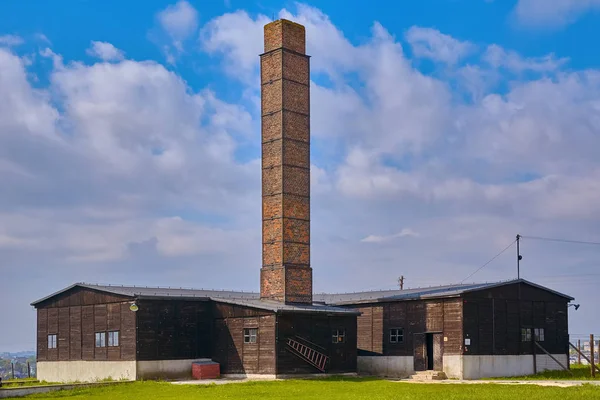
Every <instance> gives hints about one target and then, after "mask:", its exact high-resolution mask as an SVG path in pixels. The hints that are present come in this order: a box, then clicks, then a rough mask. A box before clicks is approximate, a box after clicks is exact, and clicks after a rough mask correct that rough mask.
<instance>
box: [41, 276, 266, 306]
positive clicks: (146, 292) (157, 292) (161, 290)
mask: <svg viewBox="0 0 600 400" xmlns="http://www.w3.org/2000/svg"><path fill="white" fill-rule="evenodd" d="M75 287H83V288H87V289H92V290H100V291H102V292H107V293H112V294H116V295H121V296H126V297H136V298H150V297H151V298H179V299H181V298H191V299H197V300H202V299H205V300H209V299H210V298H212V297H220V298H238V299H246V298H247V299H257V298H259V297H260V295H259V294H258V293H252V292H235V291H227V290H204V289H189V288H171V287H148V286H123V285H97V284H91V283H83V282H79V283H75V284H73V285H71V286H68V287H66V288H64V289H61V290H59V291H57V292H54V293H52V294H50V295H48V296H46V297H43V298H41V299H39V300H36V301H34V302H33V303H31V305H32V306H35V305H36V304H39V303H41V302H43V301H45V300H48V299H49V298H51V297H54V296H56V295H59V294H61V293H64V292H66V291H68V290H71V289H73V288H75Z"/></svg>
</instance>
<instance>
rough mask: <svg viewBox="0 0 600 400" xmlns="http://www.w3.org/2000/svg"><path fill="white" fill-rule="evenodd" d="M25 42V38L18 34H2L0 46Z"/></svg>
mask: <svg viewBox="0 0 600 400" xmlns="http://www.w3.org/2000/svg"><path fill="white" fill-rule="evenodd" d="M20 44H23V38H21V37H20V36H16V35H0V46H7V47H11V46H18V45H20Z"/></svg>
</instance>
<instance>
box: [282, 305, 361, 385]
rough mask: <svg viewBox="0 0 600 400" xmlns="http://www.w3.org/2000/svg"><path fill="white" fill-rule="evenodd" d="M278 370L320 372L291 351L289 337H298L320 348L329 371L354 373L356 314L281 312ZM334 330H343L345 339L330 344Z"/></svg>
mask: <svg viewBox="0 0 600 400" xmlns="http://www.w3.org/2000/svg"><path fill="white" fill-rule="evenodd" d="M277 318H278V319H277V327H278V332H277V335H278V337H277V373H278V374H296V373H318V372H319V371H318V370H317V369H315V368H314V367H312V366H311V365H309V364H307V363H306V362H304V361H303V360H301V359H300V358H298V357H297V356H296V355H294V354H293V353H291V352H290V351H289V350H288V349H287V346H286V342H287V339H288V338H290V337H291V338H293V337H295V336H300V337H302V338H304V339H307V340H309V341H310V342H312V343H315V344H316V345H318V346H320V347H322V349H318V348H317V350H320V351H322V352H323V353H324V354H326V355H328V356H329V357H330V363H329V365H328V369H327V372H328V373H343V372H356V356H357V351H356V345H357V320H356V316H343V315H342V316H327V315H323V314H283V315H279V316H278V317H277ZM333 329H345V330H346V342H345V343H343V344H334V343H332V333H333Z"/></svg>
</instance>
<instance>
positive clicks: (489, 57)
mask: <svg viewBox="0 0 600 400" xmlns="http://www.w3.org/2000/svg"><path fill="white" fill-rule="evenodd" d="M482 58H483V60H484V61H485V62H487V63H488V64H490V65H491V66H493V67H495V68H505V69H507V70H509V71H511V72H516V73H521V72H526V71H531V72H537V73H545V72H553V71H556V70H558V69H560V68H561V67H562V66H564V65H565V64H566V63H567V62H568V61H569V59H568V58H556V56H555V55H554V54H548V55H546V56H543V57H537V58H532V57H522V56H521V55H520V54H518V53H517V52H515V51H510V50H506V49H504V48H502V47H500V46H498V45H496V44H493V45H490V46H488V48H487V49H486V51H485V53H484V54H483V56H482Z"/></svg>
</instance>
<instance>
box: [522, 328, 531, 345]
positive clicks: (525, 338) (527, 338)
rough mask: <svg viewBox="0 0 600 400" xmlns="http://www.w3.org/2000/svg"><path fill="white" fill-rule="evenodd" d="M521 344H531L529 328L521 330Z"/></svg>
mask: <svg viewBox="0 0 600 400" xmlns="http://www.w3.org/2000/svg"><path fill="white" fill-rule="evenodd" d="M521 342H531V328H521Z"/></svg>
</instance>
